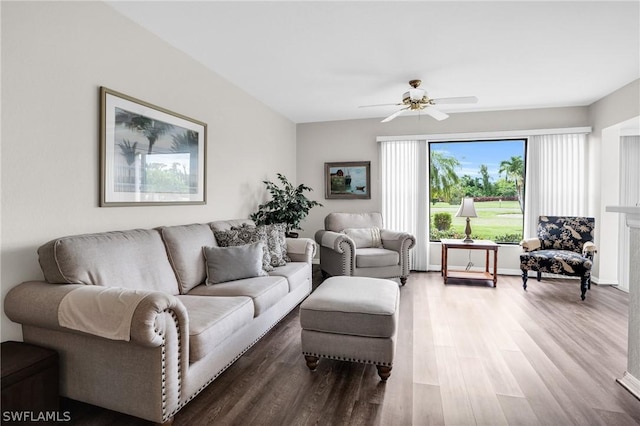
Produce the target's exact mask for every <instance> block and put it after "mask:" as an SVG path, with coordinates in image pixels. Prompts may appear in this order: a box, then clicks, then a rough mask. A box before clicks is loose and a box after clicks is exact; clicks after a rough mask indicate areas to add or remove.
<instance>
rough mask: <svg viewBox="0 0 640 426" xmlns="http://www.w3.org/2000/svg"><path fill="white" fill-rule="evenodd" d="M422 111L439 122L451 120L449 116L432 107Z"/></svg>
mask: <svg viewBox="0 0 640 426" xmlns="http://www.w3.org/2000/svg"><path fill="white" fill-rule="evenodd" d="M422 111H424V113H425V114H427V115H430V116H431V117H433V118H435V119H436V120H438V121H442V120H444V119H446V118H449V115H448V114H445V113H444V112H442V111H439V110H437V109H435V108H434V107H432V106H429V107H426V108H425V109H423V110H422Z"/></svg>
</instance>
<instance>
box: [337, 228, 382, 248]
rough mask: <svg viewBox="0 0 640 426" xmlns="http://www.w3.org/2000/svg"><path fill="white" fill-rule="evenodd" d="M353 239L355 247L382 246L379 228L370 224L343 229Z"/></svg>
mask: <svg viewBox="0 0 640 426" xmlns="http://www.w3.org/2000/svg"><path fill="white" fill-rule="evenodd" d="M342 232H344V233H345V234H347V236H348V237H349V238H351V239H352V240H353V242H354V243H355V245H356V248H371V247H373V248H378V247H382V238H381V237H380V228H378V227H377V226H372V227H370V228H347V229H345V230H344V231H342Z"/></svg>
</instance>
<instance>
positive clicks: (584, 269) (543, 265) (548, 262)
mask: <svg viewBox="0 0 640 426" xmlns="http://www.w3.org/2000/svg"><path fill="white" fill-rule="evenodd" d="M594 227H595V220H594V219H593V218H592V217H570V216H540V217H539V218H538V232H537V234H538V237H537V238H529V239H526V240H522V241H521V242H520V245H521V246H522V248H523V249H524V251H525V252H524V253H522V254H521V255H520V269H521V270H522V287H523V288H524V289H525V290H526V289H527V278H528V276H529V271H537V272H538V274H537V279H538V281H540V278H541V276H542V273H543V272H547V273H551V274H560V275H569V276H578V277H580V290H581V295H580V297H581V298H582V300H584V299H585V294H586V293H587V289H590V288H591V266H592V264H593V256H594V254H595V253H596V251H597V250H596V245H595V244H594V243H593V229H594Z"/></svg>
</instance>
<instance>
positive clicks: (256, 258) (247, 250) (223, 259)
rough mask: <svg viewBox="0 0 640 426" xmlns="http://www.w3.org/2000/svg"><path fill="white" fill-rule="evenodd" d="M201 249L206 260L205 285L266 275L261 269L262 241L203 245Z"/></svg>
mask: <svg viewBox="0 0 640 426" xmlns="http://www.w3.org/2000/svg"><path fill="white" fill-rule="evenodd" d="M202 251H203V252H204V258H205V259H206V262H207V281H206V284H207V285H213V284H220V283H224V282H227V281H234V280H241V279H243V278H253V277H259V276H262V275H267V273H266V272H265V271H264V270H263V269H262V256H263V253H264V243H263V242H257V243H253V244H245V245H242V246H231V247H203V248H202Z"/></svg>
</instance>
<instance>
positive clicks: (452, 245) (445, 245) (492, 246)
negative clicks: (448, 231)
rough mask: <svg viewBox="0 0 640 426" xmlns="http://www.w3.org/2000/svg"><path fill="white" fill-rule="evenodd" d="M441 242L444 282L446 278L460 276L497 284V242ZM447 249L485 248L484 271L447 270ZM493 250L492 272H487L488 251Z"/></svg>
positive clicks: (445, 240) (443, 240)
mask: <svg viewBox="0 0 640 426" xmlns="http://www.w3.org/2000/svg"><path fill="white" fill-rule="evenodd" d="M440 242H441V243H442V269H441V275H442V276H443V277H444V283H445V284H446V283H447V279H448V278H461V279H465V280H482V281H487V280H488V281H493V286H494V287H496V286H497V284H498V273H497V270H498V247H499V246H498V244H496V243H494V242H493V241H489V240H475V241H473V242H471V243H465V242H463V241H462V240H447V239H442V240H440ZM449 249H465V250H485V251H486V256H485V270H484V272H478V271H461V270H449V267H448V254H449ZM491 251H493V274H492V273H491V272H489V252H491Z"/></svg>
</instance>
